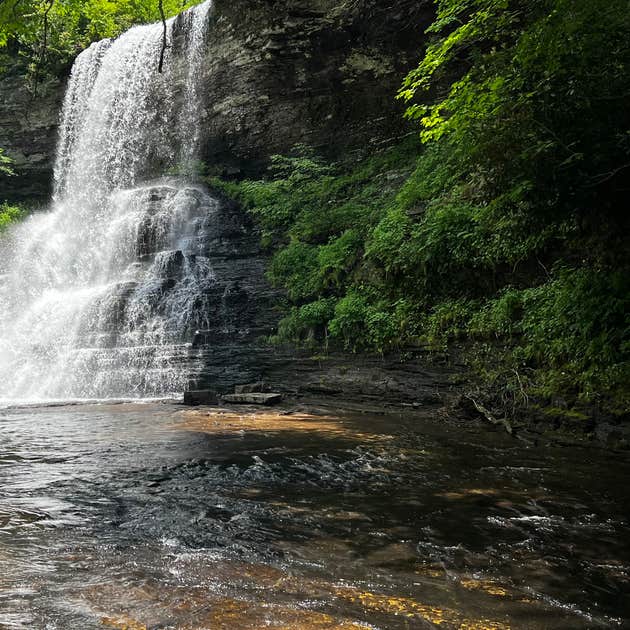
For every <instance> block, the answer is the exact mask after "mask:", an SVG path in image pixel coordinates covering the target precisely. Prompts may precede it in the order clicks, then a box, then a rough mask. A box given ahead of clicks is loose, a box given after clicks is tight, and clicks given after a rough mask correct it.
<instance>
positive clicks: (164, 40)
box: [158, 0, 168, 73]
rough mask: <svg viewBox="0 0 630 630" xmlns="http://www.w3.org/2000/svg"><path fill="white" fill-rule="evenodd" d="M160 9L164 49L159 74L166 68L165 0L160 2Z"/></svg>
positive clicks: (159, 0) (159, 64)
mask: <svg viewBox="0 0 630 630" xmlns="http://www.w3.org/2000/svg"><path fill="white" fill-rule="evenodd" d="M158 8H159V9H160V16H161V18H162V49H161V50H160V61H159V63H158V72H160V73H161V72H162V68H163V67H164V53H165V52H166V46H167V45H168V44H167V41H166V16H165V15H164V4H163V0H158Z"/></svg>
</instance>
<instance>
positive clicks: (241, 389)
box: [234, 381, 269, 394]
mask: <svg viewBox="0 0 630 630" xmlns="http://www.w3.org/2000/svg"><path fill="white" fill-rule="evenodd" d="M268 391H269V386H268V385H266V384H265V383H264V382H263V381H256V382H255V383H246V384H244V385H235V386H234V393H235V394H251V393H253V392H268Z"/></svg>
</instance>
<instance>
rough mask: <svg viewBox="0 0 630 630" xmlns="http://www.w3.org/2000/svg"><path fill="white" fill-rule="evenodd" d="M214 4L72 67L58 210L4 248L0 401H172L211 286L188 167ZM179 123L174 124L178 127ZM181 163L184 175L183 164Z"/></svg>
mask: <svg viewBox="0 0 630 630" xmlns="http://www.w3.org/2000/svg"><path fill="white" fill-rule="evenodd" d="M210 8H211V4H210V0H208V1H207V2H204V3H203V4H200V5H197V6H196V7H193V8H192V9H190V10H188V11H187V12H185V13H184V14H182V15H181V16H179V17H178V18H174V19H171V20H169V21H168V22H167V34H168V40H169V42H170V43H171V44H172V40H173V36H174V32H175V29H178V31H180V30H181V32H182V34H183V40H184V43H183V49H182V50H181V51H179V52H178V54H176V53H175V52H174V51H173V47H172V45H170V46H169V48H168V49H167V51H166V59H165V64H164V72H163V73H159V72H158V71H157V64H158V58H159V54H160V49H161V41H162V24H160V23H158V24H151V25H146V26H137V27H134V28H132V29H130V30H129V31H127V32H126V33H124V34H123V35H121V36H120V37H119V38H117V39H115V40H113V41H111V40H103V41H100V42H97V43H95V44H92V46H90V47H89V48H88V49H87V50H85V51H84V52H83V53H81V54H80V55H79V57H78V58H77V59H76V61H75V64H74V66H73V69H72V74H71V77H70V81H69V84H68V88H67V91H66V96H65V100H64V105H63V112H62V117H61V124H60V133H59V143H58V151H57V159H56V164H55V188H54V194H53V203H52V206H51V208H50V210H49V211H48V212H45V213H38V214H35V215H33V216H31V217H30V218H29V219H28V220H27V221H25V222H24V223H23V224H21V225H20V226H18V227H16V228H15V229H13V230H12V231H11V232H10V233H9V234H8V235H7V237H6V238H3V241H2V242H1V243H0V256H1V260H0V265H1V266H2V267H3V269H2V270H1V271H0V274H1V275H0V399H3V400H5V401H6V400H19V401H26V400H28V401H40V400H50V399H78V398H98V399H101V398H111V397H150V396H169V395H177V394H180V393H181V391H182V390H183V389H184V388H185V386H186V382H187V379H188V376H189V371H190V352H189V345H188V344H187V343H186V341H187V339H189V338H190V334H191V331H192V330H194V328H196V327H199V326H203V325H204V323H205V322H204V321H203V320H204V314H205V313H206V312H207V311H208V308H207V304H206V299H207V298H206V295H207V292H208V290H209V288H210V287H211V286H212V284H213V276H212V269H211V267H210V263H209V260H208V258H207V257H206V256H205V255H204V254H205V252H204V241H205V232H204V229H205V225H206V222H207V217H208V216H209V215H211V214H212V212H213V211H214V210H215V209H216V202H215V201H214V200H213V199H212V198H211V197H210V196H209V195H208V194H207V193H205V192H204V191H203V190H202V189H201V188H198V187H196V186H194V185H192V184H190V183H187V182H186V181H185V179H183V178H181V177H180V178H171V179H162V180H160V181H151V178H153V177H155V175H156V174H158V173H160V172H163V171H164V170H165V169H167V168H169V167H175V166H177V167H178V170H180V171H181V170H182V169H184V170H185V168H186V166H187V165H190V164H191V163H192V162H193V161H194V160H195V158H196V156H197V151H198V147H199V142H200V125H199V111H200V109H201V105H202V99H203V85H202V84H200V82H199V75H200V69H201V65H202V63H203V59H204V54H205V44H206V41H207V30H208V22H209V19H210ZM174 121H175V122H174ZM182 165H183V166H182Z"/></svg>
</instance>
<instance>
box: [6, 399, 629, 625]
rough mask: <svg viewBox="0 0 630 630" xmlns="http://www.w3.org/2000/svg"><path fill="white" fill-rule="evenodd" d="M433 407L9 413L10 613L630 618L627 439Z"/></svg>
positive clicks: (275, 619)
mask: <svg viewBox="0 0 630 630" xmlns="http://www.w3.org/2000/svg"><path fill="white" fill-rule="evenodd" d="M432 413H434V412H428V411H418V412H414V413H413V414H412V413H409V414H386V415H371V414H356V413H355V414H348V413H343V412H340V411H335V410H333V409H330V408H308V407H302V406H300V407H290V406H285V407H280V408H275V409H274V410H271V411H265V412H260V411H253V410H251V409H249V408H247V407H243V408H238V407H237V408H234V409H231V410H227V409H219V408H214V409H210V408H196V409H194V410H191V409H186V408H183V407H181V406H178V405H175V404H172V403H161V404H160V403H136V404H129V403H124V404H98V405H96V404H95V405H75V406H65V407H64V406H60V407H35V408H34V407H30V408H14V409H4V410H0V444H1V445H2V446H1V449H0V628H3V629H4V628H6V629H9V628H11V629H12V628H29V629H33V628H42V629H59V630H62V629H75V628H81V629H82V630H90V629H92V628H133V629H141V628H164V629H166V628H177V629H180V628H182V629H186V628H190V629H193V628H194V629H204V628H208V629H213V630H214V629H220V628H229V629H232V630H233V629H248V628H256V629H258V628H263V627H264V628H287V629H288V628H291V629H297V628H302V629H320V628H343V629H350V628H371V629H377V628H380V629H383V630H385V629H387V630H390V629H394V630H395V629H398V628H400V629H403V628H424V627H427V628H430V627H440V628H468V629H471V628H478V629H481V628H486V629H500V628H501V629H503V628H525V629H530V628H531V629H543V628H545V629H547V628H554V629H557V628H566V629H571V630H575V629H579V628H599V627H601V628H609V627H622V626H623V625H624V624H625V623H627V622H628V620H629V619H630V542H629V541H628V536H627V531H628V530H627V527H628V523H627V518H628V514H630V496H629V492H628V490H627V485H626V482H625V480H626V479H627V478H628V473H630V461H629V460H628V456H627V454H616V453H612V452H603V451H602V452H599V451H595V450H590V451H588V457H585V456H584V455H585V453H586V451H584V452H583V451H581V450H580V449H563V448H560V447H540V448H529V447H526V446H524V445H523V444H521V443H519V442H517V441H514V440H512V439H511V438H510V437H509V436H507V435H506V434H503V433H501V432H495V431H493V430H491V429H486V428H485V427H481V426H471V425H463V424H458V423H456V422H454V421H452V420H448V419H444V418H442V417H439V418H438V417H435V416H434V415H432Z"/></svg>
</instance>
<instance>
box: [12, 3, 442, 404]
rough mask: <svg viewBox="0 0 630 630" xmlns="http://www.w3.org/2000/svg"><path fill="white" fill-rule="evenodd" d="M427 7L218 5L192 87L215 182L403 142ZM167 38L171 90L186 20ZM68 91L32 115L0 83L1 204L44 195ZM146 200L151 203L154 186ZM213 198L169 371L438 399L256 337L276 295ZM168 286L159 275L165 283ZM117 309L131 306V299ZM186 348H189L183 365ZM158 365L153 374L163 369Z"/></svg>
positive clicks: (253, 233)
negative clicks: (189, 319)
mask: <svg viewBox="0 0 630 630" xmlns="http://www.w3.org/2000/svg"><path fill="white" fill-rule="evenodd" d="M432 6H433V3H432V2H431V1H430V0H398V1H390V2H376V1H375V0H341V1H338V2H334V1H333V0H259V1H256V2H253V1H251V0H215V2H214V5H213V7H212V9H211V11H210V25H209V28H208V35H207V46H206V48H205V53H204V54H205V57H204V60H203V63H202V64H201V65H200V66H199V76H198V77H195V83H196V84H197V85H198V86H199V88H200V89H199V94H203V98H202V100H201V107H200V111H196V112H195V116H198V120H199V124H198V129H199V137H198V138H197V137H195V143H198V145H199V147H200V151H199V157H200V158H201V159H202V160H204V161H205V162H206V163H207V164H208V165H209V166H210V168H211V169H212V170H213V171H214V172H219V173H222V174H224V175H228V176H256V175H258V174H260V173H261V172H262V170H263V169H264V167H265V165H266V163H267V161H268V158H269V156H270V155H272V154H274V153H286V152H288V151H290V150H291V148H292V147H293V146H294V145H295V144H297V143H303V144H307V145H310V146H313V147H315V148H316V149H317V150H318V151H319V152H320V153H323V154H324V155H326V156H327V157H329V158H331V159H335V160H342V161H343V160H349V159H352V158H353V157H355V156H356V155H357V154H359V155H360V154H365V153H368V152H372V151H374V150H376V149H378V148H379V147H381V146H383V145H386V144H387V143H389V142H391V141H392V140H395V139H396V138H398V137H401V136H403V135H405V134H406V133H409V131H410V130H409V129H408V128H407V127H406V124H405V122H404V120H403V118H402V110H403V106H402V104H401V103H399V102H397V101H396V100H395V98H394V96H395V93H396V90H397V88H398V86H399V84H400V82H401V80H402V77H403V76H404V75H405V73H406V72H407V71H408V70H409V69H410V68H411V67H413V66H414V65H415V64H416V63H417V61H418V58H419V56H420V54H421V42H422V38H423V35H422V34H423V31H424V29H425V28H426V26H427V24H428V23H429V22H430V21H431V17H432ZM172 34H173V37H172V54H171V55H169V59H170V62H171V63H173V64H174V67H173V70H174V72H173V76H174V77H177V76H178V74H181V73H179V72H178V70H177V66H178V64H179V65H181V66H182V68H185V67H186V63H185V61H184V59H185V55H181V54H178V53H179V51H181V50H185V47H184V44H185V40H186V24H185V22H184V20H183V19H179V20H176V21H175V22H174V24H173V31H172ZM188 66H190V64H188ZM195 67H197V66H196V65H195ZM174 81H175V82H174V83H173V86H171V87H172V88H173V89H172V90H171V92H173V93H174V94H175V100H177V99H179V101H180V105H177V103H176V102H175V103H171V105H170V107H171V110H170V111H174V112H177V111H180V112H181V111H184V110H185V109H186V108H184V109H182V107H181V102H183V101H184V100H185V99H186V98H187V97H189V96H190V95H189V94H188V92H187V90H186V89H184V88H183V87H181V86H179V78H176V79H174ZM64 83H65V81H64V80H63V79H60V80H59V81H57V82H55V81H49V82H48V83H47V84H46V85H45V86H41V87H40V90H39V92H40V96H39V97H38V98H37V99H35V100H33V101H32V104H31V98H30V95H29V94H28V90H27V89H26V86H25V85H24V84H23V83H21V82H20V80H19V79H18V78H16V77H6V76H5V77H4V78H0V90H1V92H0V146H2V147H4V148H6V149H7V152H8V154H9V155H11V156H12V157H14V158H15V159H16V167H17V171H18V173H19V176H18V177H15V178H12V179H11V180H9V182H8V184H7V186H6V187H5V188H4V189H3V190H0V199H2V198H8V199H17V200H25V201H28V202H33V201H44V200H45V199H46V198H47V197H48V196H49V195H50V189H51V184H52V168H53V159H54V146H55V143H56V135H57V124H58V122H57V121H58V117H59V108H60V103H61V100H62V94H63V91H64V89H65V85H64ZM189 83H190V81H188V83H186V81H183V82H182V85H184V84H189ZM178 86H179V87H178ZM188 91H189V90H188ZM178 94H179V97H178V96H177V95H178ZM180 127H181V121H178V120H172V121H171V123H169V124H168V125H167V129H166V130H163V131H164V133H163V134H162V135H164V136H165V138H166V139H167V140H168V138H169V137H171V143H172V145H173V146H177V143H176V140H175V135H176V134H178V130H180ZM189 131H190V130H189ZM196 133H197V132H196V131H195V134H196ZM195 134H193V133H192V132H191V133H189V134H188V135H189V136H190V137H191V138H193V137H194V136H195ZM180 135H181V134H180ZM163 144H164V143H163ZM166 145H168V141H167V142H166V144H165V146H166ZM184 153H185V151H184ZM141 166H144V167H146V168H145V170H146V173H145V174H143V175H142V177H146V178H149V179H150V178H155V177H159V176H160V175H162V174H163V173H162V172H161V171H160V160H155V163H153V162H152V161H151V160H150V159H147V160H145V163H144V165H140V166H138V172H139V173H141V172H142V168H141ZM162 170H164V169H162ZM146 190H147V191H148V192H147V194H149V193H151V194H153V192H155V194H157V193H158V192H159V191H157V189H156V191H157V192H156V191H153V189H152V188H151V186H150V185H149V186H147V188H146ZM152 191H153V192H152ZM199 191H200V192H199V193H194V194H195V195H196V194H200V195H202V196H204V198H206V197H205V195H206V194H207V191H203V190H202V189H199ZM191 194H192V193H191ZM212 198H213V204H212V212H211V213H208V214H207V216H206V217H205V218H203V217H200V218H199V220H200V221H202V223H203V228H204V229H203V232H204V234H205V236H204V239H203V245H202V247H201V249H200V250H199V252H198V253H197V254H195V255H202V256H203V258H204V260H205V259H207V260H208V261H209V268H210V269H211V270H212V274H211V279H212V281H211V282H208V283H207V285H208V286H207V287H205V288H204V290H203V291H202V292H201V294H200V295H203V298H204V301H205V303H206V305H207V306H206V307H204V308H203V309H202V310H203V312H204V314H205V317H204V321H203V322H201V323H200V324H199V325H198V327H197V332H194V330H193V329H189V331H188V333H187V335H188V336H189V338H187V339H184V338H182V339H177V340H176V341H174V342H173V343H174V344H175V346H176V347H177V348H178V351H177V352H172V353H171V355H170V356H169V357H166V358H165V359H164V360H165V361H166V362H167V363H168V362H169V361H170V362H171V363H173V362H175V363H177V364H180V362H181V361H183V362H184V363H187V364H188V365H189V368H188V373H189V376H190V378H189V383H188V387H189V388H193V389H195V388H207V389H211V390H214V391H217V392H219V393H223V392H227V391H229V390H230V389H231V388H232V387H233V386H234V385H236V384H239V383H247V382H250V381H254V380H259V379H264V380H265V381H266V382H267V383H268V384H269V385H270V386H273V387H274V388H276V389H281V390H283V391H288V392H291V391H301V392H303V393H311V394H314V395H324V394H330V395H334V394H336V393H340V394H342V395H344V396H347V395H350V396H355V397H362V398H365V397H373V398H375V399H378V400H382V399H383V398H387V397H389V398H392V399H397V400H407V401H409V402H413V401H418V400H420V401H424V402H427V401H430V400H435V399H436V387H437V383H438V381H439V380H440V378H441V377H440V378H438V377H436V374H435V373H434V372H432V373H427V372H426V371H425V370H424V368H422V367H421V363H422V362H421V358H420V362H417V363H415V364H412V363H407V364H401V363H400V362H397V361H383V360H382V359H380V358H374V359H365V358H362V359H360V360H359V361H357V360H356V358H355V357H353V356H345V355H343V354H340V355H337V356H335V357H333V358H332V359H328V360H327V361H325V362H323V363H322V362H321V361H319V360H318V359H314V358H312V357H310V356H309V355H308V353H301V352H297V351H296V350H295V349H290V348H288V349H278V348H270V347H269V346H267V345H266V343H265V342H264V338H265V337H266V336H267V335H269V334H271V333H273V332H274V330H275V326H276V324H277V320H278V316H279V315H278V312H277V310H276V309H275V306H276V305H277V303H278V301H279V300H280V299H281V298H282V295H281V292H279V291H278V290H276V289H274V288H273V287H270V286H269V284H268V283H267V282H266V280H265V277H264V270H265V267H266V263H267V260H266V255H265V253H264V252H263V251H262V250H261V248H260V244H259V242H260V239H259V233H258V232H257V229H256V226H255V225H254V224H253V223H252V221H251V220H250V218H249V217H248V216H247V215H246V213H245V212H244V211H243V210H242V209H241V208H240V207H238V206H237V205H235V204H234V203H232V202H230V201H228V200H225V199H221V198H220V197H218V198H215V197H212ZM149 205H150V204H149ZM175 249H177V248H175ZM173 251H175V250H173ZM180 257H181V253H180ZM186 260H187V259H186ZM172 262H173V264H174V265H176V264H177V263H178V260H177V259H176V258H173V261H172ZM145 263H146V261H144V260H140V262H138V263H137V264H136V266H133V270H136V271H138V273H140V271H142V269H143V267H142V265H144V264H145ZM145 266H146V265H145ZM169 274H170V275H169ZM171 276H173V273H171V272H170V271H169V269H165V277H168V278H170V277H171ZM168 278H167V279H168ZM175 280H176V279H175ZM171 284H173V281H172V282H171ZM175 284H176V282H175ZM168 290H169V291H170V290H171V288H170V285H169V288H168ZM160 295H162V294H160ZM165 295H166V296H167V297H168V295H169V294H168V293H165ZM122 298H124V300H126V302H129V299H128V296H126V294H125V295H122ZM164 299H166V298H164ZM124 300H123V301H124ZM126 302H125V303H126ZM121 308H122V307H121ZM125 308H127V307H125ZM195 308H196V309H197V310H199V309H198V308H197V306H196V307H195ZM127 310H129V309H128V308H127ZM169 312H170V311H169ZM173 312H175V311H173ZM119 319H120V318H119ZM186 342H192V347H190V348H189V350H187V351H185V352H184V346H182V345H181V344H182V343H184V344H185V343H186ZM160 361H162V359H161V358H160V357H158V358H157V360H156V362H154V363H155V365H154V364H153V363H152V364H151V365H152V366H153V367H154V368H155V369H156V370H159V366H158V364H159V362H160ZM141 363H142V362H141ZM134 365H135V364H134ZM143 365H144V364H143ZM414 365H415V367H414ZM138 368H139V369H141V368H142V366H141V365H138ZM162 389H164V388H162V387H157V388H156V391H162ZM89 393H90V395H94V396H98V392H96V391H95V392H91V391H90V392H89Z"/></svg>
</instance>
